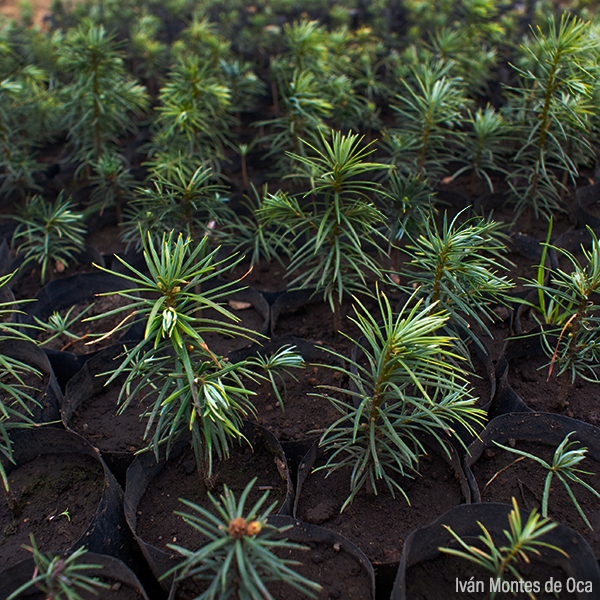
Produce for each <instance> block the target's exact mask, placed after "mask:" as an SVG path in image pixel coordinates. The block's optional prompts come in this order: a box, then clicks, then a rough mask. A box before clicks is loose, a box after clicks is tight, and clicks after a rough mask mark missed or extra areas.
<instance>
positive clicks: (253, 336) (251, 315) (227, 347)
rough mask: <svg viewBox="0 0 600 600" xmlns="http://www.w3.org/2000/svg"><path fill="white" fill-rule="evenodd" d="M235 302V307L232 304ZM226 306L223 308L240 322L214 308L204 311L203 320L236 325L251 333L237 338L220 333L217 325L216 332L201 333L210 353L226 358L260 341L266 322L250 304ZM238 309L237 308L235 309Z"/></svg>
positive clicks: (237, 303)
mask: <svg viewBox="0 0 600 600" xmlns="http://www.w3.org/2000/svg"><path fill="white" fill-rule="evenodd" d="M231 302H233V305H232V304H231ZM231 302H230V303H228V304H226V305H225V306H224V307H223V308H225V309H226V310H228V311H229V312H230V313H232V314H233V315H235V316H236V317H237V318H238V319H240V320H239V322H234V321H232V320H231V319H227V318H226V317H224V316H223V315H222V314H221V313H219V312H218V311H216V310H214V309H212V308H205V309H203V310H202V319H213V320H215V321H222V322H224V323H226V324H228V325H235V326H236V327H244V328H246V329H248V330H249V331H250V332H249V333H247V334H245V335H246V336H247V337H244V335H241V334H238V335H236V336H235V337H231V336H229V335H225V334H224V333H222V331H219V326H218V325H216V326H215V329H216V331H208V332H201V334H200V335H201V336H202V339H203V340H204V341H205V342H206V344H207V346H208V347H209V349H210V351H211V352H213V353H214V354H218V355H220V356H226V355H227V354H228V353H229V352H232V351H234V350H239V349H240V348H243V347H244V346H247V345H248V344H249V343H250V342H251V341H255V340H260V338H261V336H260V335H259V333H260V331H261V329H262V327H263V325H264V322H265V320H264V319H263V318H262V317H261V316H260V315H259V314H258V312H256V310H254V308H253V307H252V306H251V305H249V303H248V302H245V303H244V302H236V301H231ZM234 307H236V308H234Z"/></svg>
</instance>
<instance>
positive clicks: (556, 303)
mask: <svg viewBox="0 0 600 600" xmlns="http://www.w3.org/2000/svg"><path fill="white" fill-rule="evenodd" d="M550 231H551V230H550ZM550 231H549V233H548V239H549V237H550ZM588 231H589V233H590V236H591V238H592V245H591V249H590V250H586V249H585V248H584V247H583V246H582V248H581V250H582V253H583V256H584V258H585V260H586V263H587V264H584V265H581V264H580V263H579V261H578V260H577V259H576V258H575V256H573V255H572V254H571V253H570V252H569V251H568V250H565V249H564V248H558V247H556V248H554V249H555V250H556V251H557V252H559V253H560V254H562V255H563V256H564V257H566V258H567V259H568V260H569V262H570V263H571V266H572V270H571V271H570V272H566V271H563V270H562V269H556V270H553V271H550V272H549V275H550V281H549V283H547V284H545V283H544V280H545V274H546V272H547V271H548V270H547V269H546V267H545V266H544V264H543V262H541V263H540V267H539V268H538V277H537V280H536V281H530V282H528V283H527V285H528V286H529V287H533V288H536V289H537V290H538V299H539V306H538V307H537V308H538V310H539V312H540V313H541V315H542V318H543V321H544V322H543V323H540V325H541V327H542V334H541V335H542V346H543V348H544V351H545V353H546V355H547V356H548V357H549V358H550V363H549V367H550V369H549V373H548V377H550V375H551V374H552V372H553V370H554V368H555V367H556V375H557V377H559V378H560V376H561V375H563V374H565V375H566V374H568V375H569V376H570V377H569V378H570V381H571V383H573V382H574V381H575V379H576V378H578V377H580V378H581V379H585V380H586V381H591V382H594V383H599V382H600V344H599V343H598V338H599V335H600V317H599V316H598V311H599V310H600V307H599V306H598V305H597V304H596V302H595V301H594V295H595V293H596V292H597V291H598V289H599V288H600V243H599V242H598V237H597V236H596V234H595V233H594V232H593V231H592V229H591V228H590V227H588ZM548 247H553V246H550V245H549V244H548V243H546V245H545V248H548ZM543 258H544V257H543ZM543 258H542V260H543ZM547 366H548V365H547Z"/></svg>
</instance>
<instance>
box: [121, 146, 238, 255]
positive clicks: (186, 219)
mask: <svg viewBox="0 0 600 600" xmlns="http://www.w3.org/2000/svg"><path fill="white" fill-rule="evenodd" d="M150 183H151V184H152V187H144V188H138V189H137V193H136V197H135V199H134V200H133V201H131V202H130V203H129V205H128V208H127V210H126V218H125V223H124V229H123V234H122V239H123V241H125V242H126V243H127V245H128V246H130V245H134V246H135V248H136V250H139V249H140V248H141V247H142V245H143V237H142V236H143V234H142V233H141V232H147V233H148V234H150V235H152V238H153V241H154V243H159V241H160V239H161V238H162V236H163V235H164V234H165V233H168V232H170V231H173V230H174V231H175V232H176V233H182V234H183V235H184V236H186V237H189V238H192V239H193V240H195V241H198V240H199V239H200V238H201V237H203V236H205V235H212V234H215V232H214V231H213V230H214V225H215V224H221V223H223V222H229V221H230V220H231V219H233V211H232V210H231V209H230V208H229V207H228V205H227V204H226V200H227V198H224V197H222V196H221V194H222V193H223V191H224V188H223V187H222V186H221V185H219V184H217V183H215V182H214V179H213V173H212V170H211V169H210V167H207V168H205V167H203V166H200V167H198V168H196V169H194V168H190V167H188V166H187V164H186V162H185V161H184V160H183V159H182V157H181V156H180V157H179V159H178V160H177V161H176V162H175V163H173V164H172V165H170V168H169V169H168V170H167V169H161V170H154V171H153V172H152V175H151V179H150ZM211 223H212V225H211Z"/></svg>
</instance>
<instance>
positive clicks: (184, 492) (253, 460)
mask: <svg viewBox="0 0 600 600" xmlns="http://www.w3.org/2000/svg"><path fill="white" fill-rule="evenodd" d="M255 450H256V451H255V452H252V449H251V448H250V447H249V446H248V445H247V444H245V445H243V446H240V447H239V449H238V448H237V447H236V448H234V450H232V453H231V457H230V458H229V459H228V460H226V461H215V462H214V464H213V476H212V478H211V481H210V484H211V487H212V489H210V490H208V489H207V486H206V483H205V481H204V478H203V477H202V476H200V475H199V474H198V470H197V467H196V461H195V459H194V452H193V450H192V449H191V447H190V448H186V450H184V452H183V453H182V454H181V455H180V456H179V457H178V458H176V459H171V460H169V461H168V462H167V464H166V465H165V467H164V468H163V469H162V471H161V472H160V473H159V474H158V475H157V476H156V477H155V478H154V479H153V480H152V481H151V482H150V485H149V487H148V489H147V490H146V492H145V493H144V495H143V497H142V500H141V501H140V503H139V505H138V508H137V528H136V533H137V535H138V536H139V537H140V538H141V539H142V540H144V542H146V543H147V544H152V545H153V546H156V547H157V548H159V549H161V550H163V551H164V552H171V550H170V549H169V548H167V544H177V545H178V546H182V547H183V548H188V549H191V550H194V549H196V548H197V547H198V546H200V545H201V544H203V543H206V541H207V539H206V538H205V537H204V536H203V535H202V534H201V533H200V532H198V531H197V530H196V529H194V528H193V527H191V526H190V525H187V524H186V523H185V522H184V521H183V519H182V518H181V517H180V516H178V515H176V514H174V513H175V511H179V512H185V513H190V514H191V513H192V512H193V511H192V509H190V508H188V507H187V506H186V505H185V504H183V503H182V502H181V501H180V499H185V500H188V501H190V502H193V503H194V504H198V505H200V506H203V507H204V508H206V509H208V510H210V511H211V512H212V513H214V512H215V511H216V509H215V508H214V506H213V505H212V503H211V502H210V500H209V498H208V496H207V492H208V491H210V492H211V493H212V495H213V496H214V497H215V498H218V497H219V495H220V494H222V493H223V485H224V484H226V485H227V487H228V488H229V489H230V490H232V491H233V493H234V494H235V497H236V500H239V498H240V495H241V493H242V492H243V490H244V488H245V487H246V486H247V485H248V483H249V482H250V480H251V479H252V478H253V477H258V479H257V481H256V485H255V486H254V488H253V489H252V491H251V492H250V494H249V495H248V498H247V500H246V504H245V507H246V510H249V509H250V508H251V507H252V506H253V505H254V503H255V502H256V501H257V500H258V499H259V498H260V497H261V496H262V495H263V494H264V492H265V491H266V490H269V498H268V500H267V504H266V505H265V507H264V508H266V506H268V505H269V504H270V503H272V502H275V501H277V505H276V506H275V508H274V510H273V512H274V513H277V512H278V510H279V509H280V508H281V505H282V503H283V501H284V500H285V497H286V493H287V484H286V480H285V479H283V478H282V476H281V475H280V473H279V469H281V464H280V462H281V461H279V459H278V458H276V457H274V456H273V455H272V454H271V453H270V452H268V451H267V450H266V449H265V448H264V447H260V446H259V447H257V448H255ZM128 485H129V484H128Z"/></svg>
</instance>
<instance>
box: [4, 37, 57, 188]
mask: <svg viewBox="0 0 600 600" xmlns="http://www.w3.org/2000/svg"><path fill="white" fill-rule="evenodd" d="M2 50H5V52H2ZM6 54H11V53H10V51H9V49H8V48H0V56H1V57H2V60H3V61H4V60H7V59H8V58H9V57H7V56H6ZM7 62H8V60H7ZM55 115H56V107H55V106H54V104H53V95H52V92H51V91H50V85H49V77H48V74H47V73H46V72H45V71H44V70H43V69H41V68H39V67H37V66H35V65H24V66H21V67H19V68H17V67H15V70H14V71H13V72H11V73H7V74H6V77H4V78H2V79H1V80H0V168H1V171H2V172H0V182H1V185H0V193H3V194H6V195H7V196H8V195H9V194H10V193H11V192H14V191H16V192H18V193H19V194H21V195H25V193H26V192H27V190H39V189H40V188H39V186H38V185H37V183H36V182H35V175H36V173H38V172H39V171H41V170H42V169H43V167H42V166H41V165H40V164H39V163H38V162H37V161H36V160H35V150H36V146H38V145H41V143H43V142H44V141H46V140H47V139H48V137H49V136H50V132H51V131H52V129H53V124H54V121H55Z"/></svg>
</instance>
